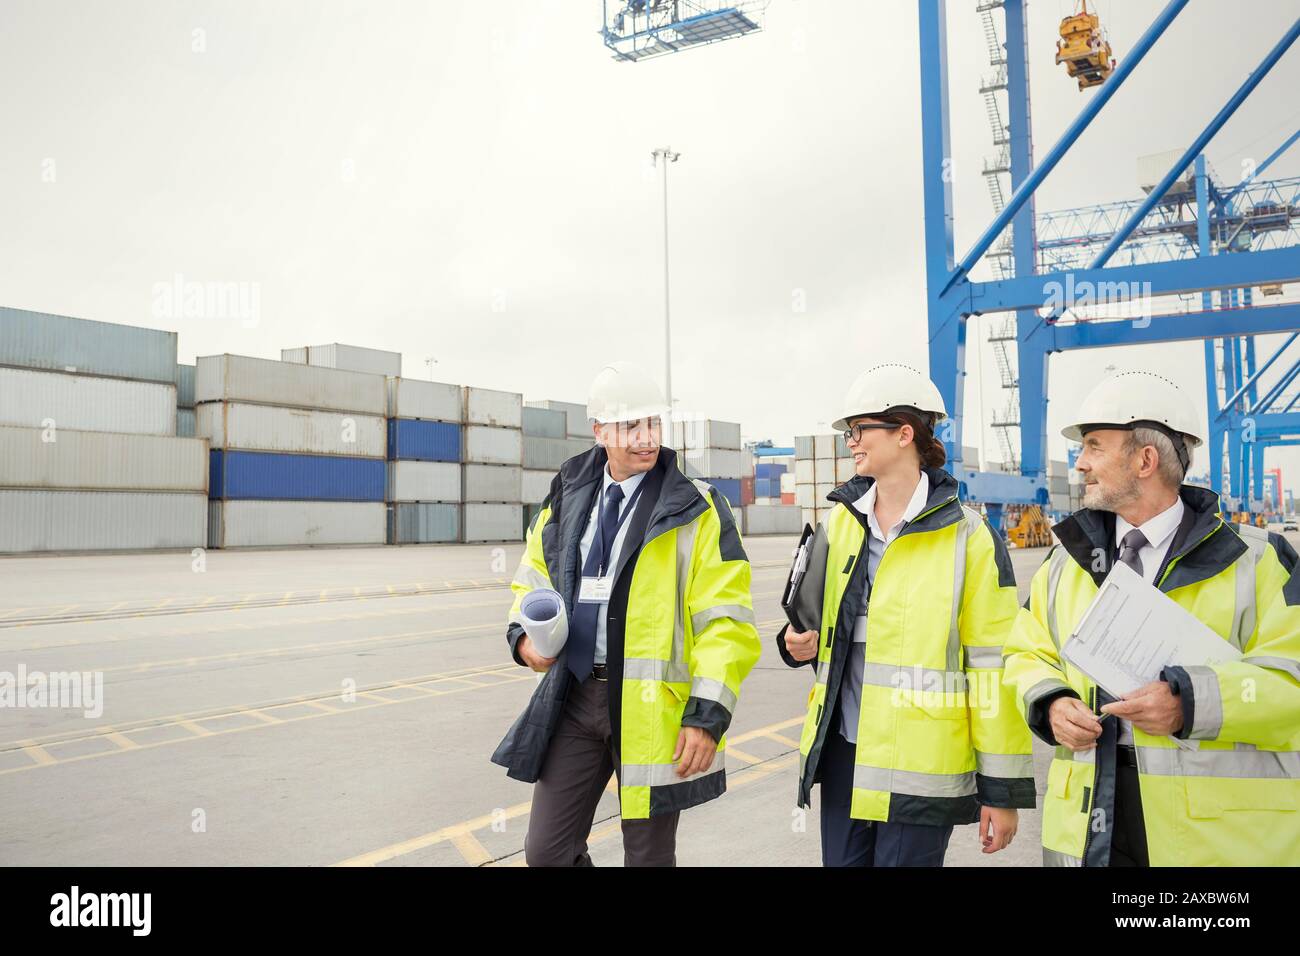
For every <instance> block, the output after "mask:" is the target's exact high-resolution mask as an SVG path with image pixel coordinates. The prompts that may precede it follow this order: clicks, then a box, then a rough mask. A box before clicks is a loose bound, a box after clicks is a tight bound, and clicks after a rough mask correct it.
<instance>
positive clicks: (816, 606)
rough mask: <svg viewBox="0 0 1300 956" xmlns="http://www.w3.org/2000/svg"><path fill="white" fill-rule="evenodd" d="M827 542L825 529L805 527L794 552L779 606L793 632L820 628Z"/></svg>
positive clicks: (822, 527) (828, 546) (819, 629)
mask: <svg viewBox="0 0 1300 956" xmlns="http://www.w3.org/2000/svg"><path fill="white" fill-rule="evenodd" d="M829 552H830V541H829V540H828V539H827V537H826V528H825V527H824V526H822V525H820V524H819V525H818V526H817V530H816V531H814V530H813V529H812V527H811V526H810V525H804V527H803V534H802V535H800V537H799V547H798V548H796V549H795V556H794V563H793V564H791V566H790V575H789V577H788V578H787V579H786V582H785V590H784V591H783V592H782V594H781V607H782V608H784V609H785V616H786V618H787V619H788V620H789V621H790V626H791V627H793V628H794V629H795V630H796V631H799V632H801V633H802V632H803V631H817V632H818V633H821V628H822V595H823V593H824V591H825V588H826V558H827V555H828V554H829Z"/></svg>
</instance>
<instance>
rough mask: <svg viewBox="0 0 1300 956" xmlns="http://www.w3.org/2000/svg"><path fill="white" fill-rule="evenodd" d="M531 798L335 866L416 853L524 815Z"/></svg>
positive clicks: (384, 860)
mask: <svg viewBox="0 0 1300 956" xmlns="http://www.w3.org/2000/svg"><path fill="white" fill-rule="evenodd" d="M532 805H533V802H532V801H531V800H528V801H525V802H524V803H516V804H515V805H514V806H513V807H506V808H505V809H503V810H497V811H493V812H492V813H487V814H484V815H483V816H481V817H475V818H474V819H472V820H465V821H464V822H462V823H453V824H452V825H451V826H446V827H443V828H442V829H440V830H434V831H433V832H432V833H426V834H424V835H423V836H418V837H412V838H411V839H409V840H403V841H402V842H401V843H394V844H392V845H391V846H386V847H381V848H379V849H378V850H371V851H370V852H369V853H362V854H360V855H359V856H353V857H349V858H348V859H346V860H343V861H342V862H341V863H335V864H334V865H335V866H374V865H376V864H377V863H384V862H387V861H388V860H391V859H394V858H395V857H399V856H405V855H406V854H408V853H414V852H415V851H416V850H423V849H424V848H425V847H430V846H433V845H434V844H436V843H441V842H442V841H443V840H450V839H451V838H452V837H453V836H458V835H459V834H461V833H472V832H473V831H475V830H481V829H482V828H483V827H490V826H492V824H493V823H496V822H497V821H505V820H510V819H513V818H514V817H518V816H523V815H524V814H525V813H527V812H528V810H529V808H530V807H532Z"/></svg>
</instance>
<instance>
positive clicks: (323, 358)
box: [280, 342, 402, 375]
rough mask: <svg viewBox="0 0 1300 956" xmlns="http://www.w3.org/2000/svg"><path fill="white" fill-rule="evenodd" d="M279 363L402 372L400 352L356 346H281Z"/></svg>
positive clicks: (370, 371)
mask: <svg viewBox="0 0 1300 956" xmlns="http://www.w3.org/2000/svg"><path fill="white" fill-rule="evenodd" d="M280 361H281V362H294V363H297V364H301V365H315V366H318V367H320V368H341V369H347V370H348V371H352V372H367V373H369V374H371V375H401V374H402V353H401V352H386V351H384V350H383V349H367V348H362V347H361V346H359V345H340V344H339V343H337V342H336V343H333V344H330V345H309V346H307V347H306V348H301V349H281V350H280Z"/></svg>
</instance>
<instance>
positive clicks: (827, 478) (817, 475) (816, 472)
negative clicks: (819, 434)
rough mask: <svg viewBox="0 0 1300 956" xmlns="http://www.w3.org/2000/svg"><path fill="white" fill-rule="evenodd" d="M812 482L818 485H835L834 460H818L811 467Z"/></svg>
mask: <svg viewBox="0 0 1300 956" xmlns="http://www.w3.org/2000/svg"><path fill="white" fill-rule="evenodd" d="M813 482H814V483H815V484H818V485H833V484H835V459H834V458H818V459H817V461H816V462H815V463H814V465H813Z"/></svg>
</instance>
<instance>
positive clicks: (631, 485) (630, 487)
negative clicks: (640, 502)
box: [600, 462, 646, 501]
mask: <svg viewBox="0 0 1300 956" xmlns="http://www.w3.org/2000/svg"><path fill="white" fill-rule="evenodd" d="M645 476H646V472H644V471H639V472H637V473H636V474H635V475H633V476H632V477H631V478H624V479H623V480H622V481H620V482H617V484H618V486H619V487H620V488H622V489H623V500H624V501H627V500H628V499H629V498H631V497H632V492H634V491H636V487H637V485H639V484H641V481H642V479H644V478H645ZM612 484H616V482H615V481H614V476H613V475H611V474H610V473H609V462H606V463H605V483H604V484H603V485H601V488H600V495H601V500H604V497H605V492H607V491H609V486H610V485H612Z"/></svg>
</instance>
